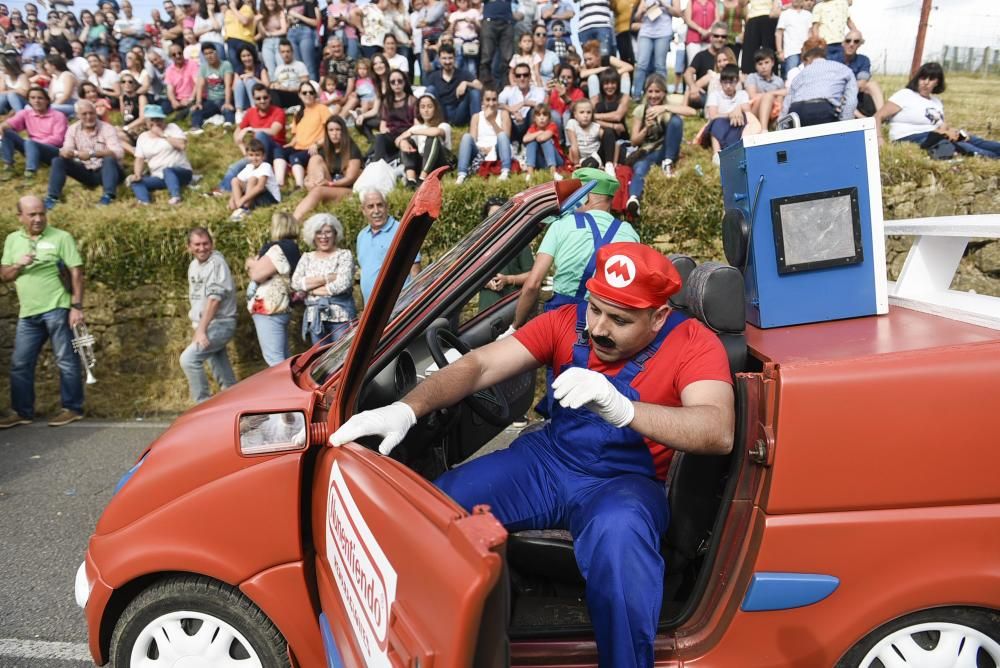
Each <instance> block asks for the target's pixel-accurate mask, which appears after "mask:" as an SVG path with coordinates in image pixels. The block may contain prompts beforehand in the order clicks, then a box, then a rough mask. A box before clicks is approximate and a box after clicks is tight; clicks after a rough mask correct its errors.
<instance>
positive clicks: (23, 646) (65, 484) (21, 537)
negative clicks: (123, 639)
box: [0, 420, 517, 668]
mask: <svg viewBox="0 0 1000 668" xmlns="http://www.w3.org/2000/svg"><path fill="white" fill-rule="evenodd" d="M166 427H167V425H166V424H164V423H155V424H153V423H143V422H131V423H120V422H119V423H107V422H96V421H89V420H88V421H83V422H76V423H74V424H71V425H68V426H66V427H60V428H57V429H53V428H50V427H47V426H45V425H44V423H40V424H33V425H30V426H24V427H16V428H14V429H8V430H5V431H0V537H2V538H0V564H2V566H0V568H2V571H0V572H2V577H0V668H81V667H83V666H92V665H93V663H92V662H91V660H90V653H89V651H88V650H87V646H86V642H87V631H86V627H85V625H84V620H83V614H82V612H81V610H80V609H79V608H78V607H77V606H76V602H75V600H74V597H73V579H74V576H75V575H76V570H77V568H78V567H79V565H80V562H81V561H82V559H83V554H84V551H85V550H86V545H87V539H88V538H89V537H90V534H91V532H92V531H93V528H94V524H95V523H96V522H97V518H98V516H99V515H100V513H101V511H102V510H103V509H104V506H105V505H106V504H107V501H108V499H109V498H110V497H111V492H112V490H113V489H114V486H115V483H117V482H118V479H119V478H120V477H121V475H122V473H124V472H125V471H126V470H127V469H128V468H129V467H130V466H131V465H132V464H133V463H134V462H135V460H136V459H137V458H138V456H139V455H140V454H141V453H142V451H143V450H144V449H145V447H146V445H148V444H149V443H150V442H151V441H152V440H153V439H154V438H156V436H158V435H159V434H160V433H161V432H162V431H163V430H164V429H165V428H166ZM516 434H517V430H513V429H510V430H507V431H505V432H501V434H500V435H499V436H497V437H496V438H495V439H494V440H493V441H492V442H491V443H490V444H488V445H487V446H486V447H484V448H483V452H486V451H490V450H493V449H496V448H499V447H506V446H507V444H508V443H509V442H510V441H511V440H512V439H513V438H514V436H516Z"/></svg>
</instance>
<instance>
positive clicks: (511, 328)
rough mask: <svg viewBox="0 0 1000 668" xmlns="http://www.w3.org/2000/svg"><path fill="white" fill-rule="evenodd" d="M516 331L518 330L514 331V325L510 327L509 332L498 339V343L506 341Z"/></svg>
mask: <svg viewBox="0 0 1000 668" xmlns="http://www.w3.org/2000/svg"><path fill="white" fill-rule="evenodd" d="M516 331H517V330H516V329H514V325H511V326H510V327H508V328H507V330H506V331H505V332H504V333H503V334H501V335H500V336H498V337H497V341H503V340H504V339H506V338H507V337H508V336H510V335H511V334H513V333H514V332H516Z"/></svg>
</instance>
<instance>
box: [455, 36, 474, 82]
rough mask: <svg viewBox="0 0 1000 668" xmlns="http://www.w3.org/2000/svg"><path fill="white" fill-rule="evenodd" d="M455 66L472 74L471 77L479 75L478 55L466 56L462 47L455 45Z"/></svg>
mask: <svg viewBox="0 0 1000 668" xmlns="http://www.w3.org/2000/svg"><path fill="white" fill-rule="evenodd" d="M455 67H456V68H458V69H460V70H464V71H466V72H468V73H469V74H471V75H472V78H473V79H475V78H476V77H477V76H478V75H479V56H478V55H476V56H467V55H465V54H464V53H462V49H461V48H459V47H458V46H457V45H456V47H455ZM477 92H478V91H477Z"/></svg>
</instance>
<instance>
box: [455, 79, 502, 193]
mask: <svg viewBox="0 0 1000 668" xmlns="http://www.w3.org/2000/svg"><path fill="white" fill-rule="evenodd" d="M498 158H499V159H500V180H501V181H505V180H507V179H508V178H509V177H510V165H511V162H512V157H511V152H510V114H509V113H507V112H506V111H504V110H503V109H501V108H500V105H499V100H498V95H497V92H496V91H495V90H489V89H486V90H483V110H482V111H480V112H479V113H477V114H473V116H472V122H471V123H469V131H468V132H466V133H465V134H464V135H462V143H461V144H459V147H458V178H457V179H456V180H455V183H462V182H463V181H465V179H466V178H467V177H468V175H469V170H470V168H472V167H473V165H474V164H478V162H480V161H481V160H496V159H498Z"/></svg>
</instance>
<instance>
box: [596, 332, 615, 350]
mask: <svg viewBox="0 0 1000 668" xmlns="http://www.w3.org/2000/svg"><path fill="white" fill-rule="evenodd" d="M590 340H591V341H593V342H594V343H596V344H597V345H599V346H600V347H602V348H614V347H615V342H614V339H609V338H608V337H606V336H595V335H593V334H591V335H590Z"/></svg>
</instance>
